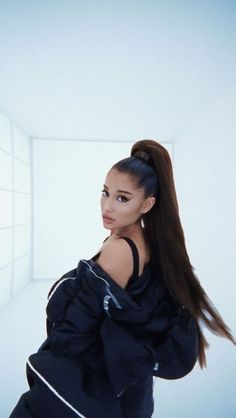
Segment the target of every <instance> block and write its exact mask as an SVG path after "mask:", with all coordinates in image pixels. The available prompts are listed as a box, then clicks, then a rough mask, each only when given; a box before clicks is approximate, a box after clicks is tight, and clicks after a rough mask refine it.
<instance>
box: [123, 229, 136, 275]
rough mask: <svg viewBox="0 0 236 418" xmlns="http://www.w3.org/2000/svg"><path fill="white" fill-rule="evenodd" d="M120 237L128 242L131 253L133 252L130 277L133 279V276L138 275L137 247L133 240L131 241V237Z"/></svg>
mask: <svg viewBox="0 0 236 418" xmlns="http://www.w3.org/2000/svg"><path fill="white" fill-rule="evenodd" d="M120 238H123V239H125V241H126V242H127V243H128V244H129V246H130V248H131V250H132V253H133V260H134V269H133V274H132V278H131V279H133V278H135V277H138V275H139V254H138V249H137V247H136V245H135V243H134V241H132V239H131V238H128V237H120ZM131 279H130V280H131Z"/></svg>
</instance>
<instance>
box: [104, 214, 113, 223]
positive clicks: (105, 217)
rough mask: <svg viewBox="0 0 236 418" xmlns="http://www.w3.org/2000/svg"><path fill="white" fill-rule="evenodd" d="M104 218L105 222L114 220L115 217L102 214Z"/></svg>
mask: <svg viewBox="0 0 236 418" xmlns="http://www.w3.org/2000/svg"><path fill="white" fill-rule="evenodd" d="M102 219H103V220H104V221H105V222H113V221H114V220H115V219H113V218H110V217H109V216H105V215H103V216H102Z"/></svg>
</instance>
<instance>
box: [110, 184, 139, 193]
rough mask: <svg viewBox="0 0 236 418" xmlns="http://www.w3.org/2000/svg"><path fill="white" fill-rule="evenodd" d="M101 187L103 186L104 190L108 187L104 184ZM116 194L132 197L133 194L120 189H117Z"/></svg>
mask: <svg viewBox="0 0 236 418" xmlns="http://www.w3.org/2000/svg"><path fill="white" fill-rule="evenodd" d="M103 186H104V188H105V189H109V187H108V186H106V185H105V184H104V185H103ZM117 193H125V194H129V195H131V196H132V195H133V193H130V192H127V190H121V189H118V190H117Z"/></svg>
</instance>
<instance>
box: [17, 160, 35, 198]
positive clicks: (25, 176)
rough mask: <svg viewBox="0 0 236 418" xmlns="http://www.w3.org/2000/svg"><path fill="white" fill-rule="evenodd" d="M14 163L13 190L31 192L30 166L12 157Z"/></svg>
mask: <svg viewBox="0 0 236 418" xmlns="http://www.w3.org/2000/svg"><path fill="white" fill-rule="evenodd" d="M14 165H15V190H17V191H21V192H25V193H31V171H30V166H29V165H27V164H25V163H22V162H21V161H18V160H16V159H14Z"/></svg>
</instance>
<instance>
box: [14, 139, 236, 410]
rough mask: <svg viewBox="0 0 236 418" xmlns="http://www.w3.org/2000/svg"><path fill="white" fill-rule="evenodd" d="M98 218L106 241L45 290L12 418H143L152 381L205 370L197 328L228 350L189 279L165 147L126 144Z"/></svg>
mask: <svg viewBox="0 0 236 418" xmlns="http://www.w3.org/2000/svg"><path fill="white" fill-rule="evenodd" d="M101 210H102V218H103V224H104V227H105V228H106V229H108V230H109V231H110V235H109V237H108V238H107V239H106V240H105V241H104V243H103V246H102V248H101V250H100V251H99V252H98V253H97V254H96V255H95V256H93V257H92V258H91V259H90V260H80V262H79V263H78V266H77V268H75V269H73V270H71V271H69V272H68V273H65V274H64V275H63V276H62V277H61V278H60V279H59V280H58V281H57V282H56V283H55V284H54V285H53V287H52V288H51V290H50V292H49V296H48V304H47V308H46V311H47V334H48V336H47V339H46V340H45V341H44V343H43V344H42V346H41V347H40V348H39V350H38V352H37V353H35V354H32V355H31V356H30V357H29V360H28V362H27V378H28V382H29V386H30V390H29V391H28V392H26V393H25V394H23V395H22V396H21V398H20V400H19V402H18V404H17V405H16V407H15V409H14V411H13V412H12V414H11V415H10V418H21V417H22V418H23V417H24V418H27V417H35V418H54V417H57V418H70V417H71V418H73V417H76V416H80V417H87V418H150V417H151V416H152V413H153V410H154V399H153V376H158V377H161V378H165V379H178V378H182V377H184V376H185V375H186V374H188V373H189V372H190V371H191V370H192V369H193V367H194V365H195V362H196V360H197V359H198V361H199V363H200V366H201V367H204V366H206V357H205V349H206V348H207V347H208V343H207V341H206V339H205V337H204V335H203V332H202V330H201V327H200V325H199V323H200V321H202V322H203V323H204V324H205V325H206V326H207V327H208V328H209V329H210V330H211V331H213V332H214V333H216V334H218V335H220V336H223V337H226V338H228V339H229V340H231V341H232V342H233V343H234V344H235V340H234V338H233V336H232V335H231V333H230V330H229V328H228V327H227V325H226V324H225V323H224V321H223V319H222V318H221V317H220V315H219V313H218V312H217V311H216V309H215V308H214V306H213V305H212V303H211V302H210V300H209V299H208V297H207V295H206V293H205V292H204V290H203V288H202V287H201V285H200V283H199V281H198V279H197V277H196V276H195V275H194V273H193V269H192V266H191V264H190V261H189V257H188V254H187V251H186V247H185V240H184V233H183V230H182V226H181V222H180V219H179V212H178V203H177V198H176V192H175V186H174V179H173V173H172V165H171V160H170V157H169V154H168V152H167V150H166V149H165V148H164V147H163V146H161V145H160V144H159V143H158V142H156V141H152V140H143V141H138V142H136V143H135V144H134V145H133V147H132V150H131V156H130V157H128V158H125V159H124V160H121V161H119V162H118V163H116V164H115V165H114V166H113V167H112V168H111V169H110V171H109V172H108V174H107V176H106V179H105V184H104V188H103V190H102V197H101Z"/></svg>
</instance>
